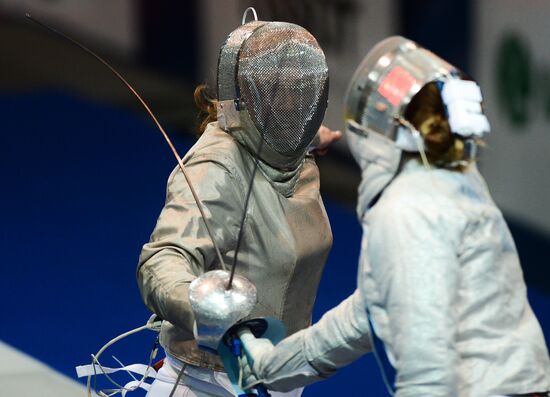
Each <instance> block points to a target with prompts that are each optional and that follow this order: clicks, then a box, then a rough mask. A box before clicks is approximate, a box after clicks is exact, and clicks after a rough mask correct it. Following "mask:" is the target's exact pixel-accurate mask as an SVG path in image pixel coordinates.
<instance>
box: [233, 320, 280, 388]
mask: <svg viewBox="0 0 550 397" xmlns="http://www.w3.org/2000/svg"><path fill="white" fill-rule="evenodd" d="M238 335H239V339H240V340H241V343H242V344H243V350H244V354H243V358H242V360H241V371H242V386H243V389H248V388H250V387H252V386H254V385H256V384H258V383H261V380H262V379H263V376H264V374H263V373H262V372H263V371H262V370H263V367H264V366H263V361H264V359H265V358H266V357H267V356H269V355H270V354H271V353H272V351H273V343H272V342H271V341H270V340H269V339H266V338H256V337H255V336H254V335H253V334H252V332H250V330H249V329H248V328H243V329H241V330H239V331H238Z"/></svg>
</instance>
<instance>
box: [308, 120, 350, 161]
mask: <svg viewBox="0 0 550 397" xmlns="http://www.w3.org/2000/svg"><path fill="white" fill-rule="evenodd" d="M342 136H343V135H342V132H341V131H338V130H337V131H333V130H331V129H330V128H328V127H327V126H324V125H322V126H321V127H319V131H317V134H316V135H315V138H314V139H313V142H312V143H311V146H310V150H309V153H311V154H315V155H318V156H324V155H325V154H326V153H327V152H328V149H329V146H330V145H331V144H332V143H333V142H336V141H339V140H340V139H342Z"/></svg>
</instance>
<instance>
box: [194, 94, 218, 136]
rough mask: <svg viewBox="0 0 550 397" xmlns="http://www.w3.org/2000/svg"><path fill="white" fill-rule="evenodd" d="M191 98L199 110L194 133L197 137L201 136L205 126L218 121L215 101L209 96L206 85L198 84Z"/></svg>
mask: <svg viewBox="0 0 550 397" xmlns="http://www.w3.org/2000/svg"><path fill="white" fill-rule="evenodd" d="M193 98H194V99H195V104H196V105H197V107H198V108H199V114H198V115H197V126H196V128H195V131H196V133H197V135H198V136H201V135H202V134H203V132H204V130H205V129H206V126H207V124H208V123H211V122H212V121H216V120H217V119H218V114H217V111H216V103H217V101H216V99H215V98H214V97H213V96H212V95H211V94H210V90H209V88H208V86H207V85H206V84H199V85H198V86H197V87H196V88H195V92H193Z"/></svg>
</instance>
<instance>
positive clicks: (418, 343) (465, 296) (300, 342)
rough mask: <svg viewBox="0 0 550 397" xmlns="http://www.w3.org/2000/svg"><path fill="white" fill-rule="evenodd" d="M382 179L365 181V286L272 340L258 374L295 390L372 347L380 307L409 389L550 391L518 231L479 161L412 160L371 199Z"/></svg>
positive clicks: (473, 393) (406, 396) (464, 393)
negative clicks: (444, 165) (456, 165)
mask: <svg viewBox="0 0 550 397" xmlns="http://www.w3.org/2000/svg"><path fill="white" fill-rule="evenodd" d="M364 165H365V167H370V166H372V164H371V165H367V162H365V164H364ZM370 172H371V173H372V171H370ZM380 172H383V171H382V168H380ZM371 180H372V181H376V180H377V178H373V177H372V175H370V178H367V179H364V180H363V182H362V184H361V186H360V188H359V206H358V212H359V216H360V219H361V223H362V226H363V240H362V247H361V256H360V265H359V273H358V283H357V284H358V285H357V290H356V291H355V293H354V294H353V295H352V296H350V297H349V298H348V299H347V300H345V301H344V302H342V303H341V304H340V305H339V306H337V307H336V308H334V309H332V310H331V311H329V312H327V313H326V314H325V315H324V316H323V318H322V319H321V320H320V321H319V322H317V323H316V324H314V325H313V326H311V327H309V328H308V329H305V330H303V331H300V332H298V333H296V334H294V335H292V336H291V337H290V338H287V339H285V340H283V341H282V342H281V343H279V344H278V345H276V346H275V347H274V348H273V349H272V350H271V351H269V350H266V352H268V351H269V352H268V353H264V354H263V357H261V356H260V357H259V358H260V359H259V360H258V362H257V363H255V364H254V371H255V372H256V374H257V375H258V377H259V378H261V379H263V381H264V383H266V384H267V385H269V386H270V387H272V388H274V389H276V390H289V389H292V388H295V387H299V386H303V385H306V384H308V383H312V382H314V381H317V380H319V379H320V378H323V377H327V376H329V375H331V374H333V373H334V372H335V370H336V369H338V368H340V367H342V366H344V365H346V364H348V363H350V362H351V361H353V360H355V359H356V358H358V357H360V356H361V355H362V354H364V353H367V352H370V351H371V350H372V340H371V336H372V335H371V330H370V326H369V322H368V317H367V312H370V314H371V320H372V323H373V327H374V332H375V333H376V335H377V336H378V337H379V338H380V339H381V340H382V341H383V342H384V346H385V350H386V353H387V355H388V358H389V360H390V362H391V364H392V365H393V366H394V368H395V369H396V379H395V387H396V394H395V395H396V396H398V397H420V396H423V397H425V396H430V397H451V396H452V397H455V396H457V397H488V396H495V395H512V394H524V393H530V392H544V391H548V390H549V389H550V362H549V358H548V350H547V347H546V344H545V341H544V337H543V334H542V331H541V328H540V326H539V323H538V321H537V319H536V318H535V316H534V314H533V312H532V310H531V307H530V306H529V303H528V301H527V295H526V288H525V283H524V280H523V274H522V270H521V267H520V264H519V259H518V254H517V251H516V248H515V245H514V241H513V239H512V236H511V234H510V232H509V230H508V227H507V225H506V223H505V221H504V218H503V216H502V214H501V212H500V211H499V209H498V208H497V207H496V206H495V204H494V202H493V200H492V199H491V197H490V195H489V191H488V189H487V187H486V184H485V182H484V180H483V178H482V177H481V175H480V174H479V172H478V171H477V169H476V167H475V165H471V166H470V167H469V168H468V169H467V170H466V171H464V172H455V171H450V170H446V169H430V170H428V169H426V168H425V167H424V166H423V165H421V164H420V163H419V162H418V161H417V160H416V159H413V160H409V161H408V162H407V163H406V164H405V166H404V168H403V169H402V170H401V172H400V173H399V174H398V175H397V176H396V177H395V179H393V181H392V182H391V183H390V184H389V185H388V187H387V188H386V189H385V190H384V191H383V193H382V195H381V196H380V198H379V199H378V201H377V202H376V204H375V205H374V206H373V207H371V208H370V209H369V208H368V204H369V203H370V202H371V201H372V199H373V197H374V196H375V195H374V194H373V192H374V191H375V190H377V189H378V191H379V188H376V189H374V190H373V189H372V186H370V185H369V181H371ZM367 196H368V198H367ZM379 353H381V354H386V353H385V352H379ZM312 368H313V369H314V370H312ZM365 390H368V385H365Z"/></svg>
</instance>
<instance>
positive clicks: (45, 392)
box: [0, 0, 550, 396]
mask: <svg viewBox="0 0 550 397" xmlns="http://www.w3.org/2000/svg"><path fill="white" fill-rule="evenodd" d="M248 6H254V7H256V9H257V11H258V14H259V17H260V19H263V20H280V21H289V22H294V23H298V24H300V25H302V26H304V27H306V28H307V29H308V30H310V31H311V32H312V33H313V35H314V36H315V37H316V38H317V39H318V41H319V42H320V44H321V46H322V47H323V49H324V51H325V53H326V55H327V59H328V64H329V68H330V84H331V86H330V104H329V110H328V113H327V116H326V120H325V124H327V125H328V126H330V127H331V128H334V129H341V128H342V127H343V120H342V99H343V96H344V93H345V90H346V86H347V83H348V81H349V79H350V78H351V75H352V74H353V71H354V70H355V68H356V67H357V65H358V64H359V62H360V60H361V59H362V58H363V56H364V55H365V54H366V52H367V51H368V50H369V49H370V48H371V47H372V46H373V44H375V43H376V42H377V41H379V40H381V39H382V38H385V37H387V36H389V35H393V34H402V35H404V36H406V37H408V38H411V39H413V40H416V41H418V42H419V43H420V44H422V45H424V46H425V47H427V48H428V49H430V50H432V51H434V52H435V53H437V54H439V55H440V56H442V57H443V58H445V59H446V60H448V61H450V62H451V63H453V64H454V65H456V66H458V67H459V68H461V69H463V70H464V71H466V72H467V73H468V74H470V75H471V76H473V77H474V78H475V79H476V80H477V81H478V82H479V83H480V85H481V87H482V90H483V92H484V96H485V105H486V110H487V114H488V117H489V119H490V121H491V123H492V129H493V131H492V133H491V134H490V136H489V137H488V138H487V148H486V149H485V150H484V151H483V154H482V158H481V160H480V169H481V172H482V173H483V175H484V176H485V177H486V179H487V182H488V184H489V188H490V190H491V192H492V194H493V197H494V199H495V201H496V202H497V204H498V205H499V206H500V207H501V209H502V210H503V212H504V214H505V217H506V219H507V221H508V223H509V225H510V228H511V230H512V233H513V235H514V238H515V240H516V244H517V247H518V250H519V254H520V257H521V260H522V265H523V268H524V275H525V279H526V281H527V284H528V287H529V298H530V301H531V304H532V306H533V308H534V310H535V311H536V314H537V315H538V317H539V320H540V321H541V323H542V325H543V328H544V330H545V335H546V338H547V340H548V338H549V337H550V277H549V275H550V270H549V261H548V258H549V257H550V206H549V205H548V201H549V200H550V177H549V175H548V174H549V172H548V165H550V158H549V156H548V153H550V128H549V127H550V49H549V48H548V46H547V38H548V37H550V25H549V24H548V23H547V21H548V19H549V16H550V3H549V2H548V1H545V0H530V1H529V5H528V6H526V5H525V3H524V2H518V1H516V0H484V1H473V0H463V1H459V0H296V1H293V0H256V1H252V0H250V1H245V0H201V1H198V0H195V1H191V0H189V1H185V2H183V1H176V0H156V1H152V0H149V1H148V0H110V1H97V0H96V1H93V0H0V51H1V55H0V123H1V124H0V178H1V181H2V190H1V203H2V205H1V206H0V214H1V218H0V219H1V223H0V225H1V228H0V230H1V236H0V252H1V255H2V260H1V262H0V263H1V265H0V266H1V269H2V270H3V271H2V277H0V293H1V294H2V295H1V299H0V315H1V317H0V356H2V358H3V359H2V360H0V396H4V395H6V396H7V395H18V396H31V395H33V396H34V395H41V396H65V395H66V396H69V395H71V396H74V395H84V394H83V392H82V388H81V386H80V385H79V384H78V383H76V382H75V381H73V380H74V379H76V376H75V371H74V367H75V366H76V365H79V364H85V363H88V362H89V361H90V354H91V353H94V352H96V351H97V350H98V349H99V348H100V347H101V346H102V345H103V344H104V343H105V342H107V341H108V340H109V339H111V338H112V337H114V336H116V335H118V334H120V333H122V332H124V331H126V330H128V329H130V328H134V327H137V326H139V325H142V324H143V323H144V322H145V321H146V319H147V318H148V315H149V313H148V312H147V310H146V309H145V307H144V306H143V304H142V302H141V299H140V297H139V293H138V289H137V285H136V282H135V268H136V264H137V258H138V255H139V252H140V248H141V245H142V244H143V243H145V242H146V241H148V238H149V234H150V232H151V231H152V229H153V227H154V224H155V221H156V218H157V216H158V214H159V212H160V209H161V208H162V205H163V202H164V194H165V184H166V179H167V177H168V174H169V173H170V171H171V169H172V168H173V167H174V165H175V160H174V158H173V157H172V155H171V153H170V151H169V149H168V147H167V146H166V144H165V143H164V142H163V140H162V137H161V136H160V134H159V132H158V130H157V129H156V128H155V127H154V125H153V124H152V122H151V120H150V119H149V118H148V117H147V115H146V114H145V112H144V111H143V109H142V108H141V107H140V105H139V104H138V102H137V101H136V99H135V98H134V97H133V96H132V95H131V94H130V92H129V91H128V90H127V89H126V88H125V87H124V86H123V85H122V84H121V83H120V82H119V81H118V80H117V79H116V78H115V77H114V75H112V74H111V73H110V72H109V71H108V70H107V69H106V68H105V67H103V66H102V65H101V64H99V63H98V62H97V61H96V60H94V59H93V58H91V57H90V56H89V55H87V54H85V53H84V52H82V51H81V50H79V49H78V48H76V47H75V46H74V45H72V44H70V43H69V42H67V41H65V40H63V39H61V38H59V37H57V36H55V35H52V34H51V33H49V32H48V31H45V30H44V29H42V28H41V27H39V26H37V25H35V24H33V23H31V22H30V21H28V20H26V19H25V17H24V15H25V13H26V12H30V13H31V14H32V15H33V16H34V17H36V18H38V19H40V20H42V21H44V22H47V23H49V24H51V25H53V26H55V27H56V28H59V29H60V30H62V31H63V32H66V33H68V34H69V35H71V36H72V37H74V38H76V39H78V40H80V41H82V42H83V43H84V44H86V45H88V46H89V47H91V48H92V49H94V50H95V51H97V52H98V53H100V54H101V55H102V56H104V57H105V58H106V59H108V60H109V61H110V62H111V63H112V64H113V65H114V66H115V67H116V68H117V69H118V70H120V72H121V73H122V74H123V75H124V76H125V77H127V79H128V80H129V81H130V82H131V83H132V84H133V85H134V86H135V88H136V89H137V90H138V91H139V92H140V93H141V94H142V95H143V97H144V98H145V99H146V101H147V102H148V103H149V104H150V106H151V108H152V109H153V111H154V112H155V114H156V115H157V116H158V118H159V119H160V121H161V123H162V124H163V125H164V126H165V127H166V128H167V130H168V132H169V133H170V135H171V136H172V138H173V139H174V141H175V143H176V146H177V147H178V149H179V151H180V153H182V154H183V153H185V151H186V150H187V149H188V148H189V147H190V146H191V145H192V144H193V142H194V141H195V139H196V138H195V135H194V129H195V126H196V123H197V110H196V108H195V106H194V104H193V99H192V92H193V88H194V87H195V86H196V85H197V84H199V83H203V82H206V83H208V84H209V85H210V86H211V87H212V88H213V90H212V92H215V73H216V64H217V56H218V51H219V47H220V46H221V44H222V43H223V41H224V40H225V37H226V36H227V34H228V33H229V32H230V31H232V30H233V29H235V28H236V27H237V26H238V25H239V24H240V23H241V16H242V13H243V11H244V10H245V8H246V7H248ZM318 163H319V166H320V168H321V182H322V191H323V194H324V199H325V204H326V206H327V211H328V214H329V217H330V219H331V223H332V227H333V233H334V249H333V251H332V253H331V256H330V258H329V262H328V264H327V267H326V273H325V275H324V277H323V280H322V283H321V287H320V291H319V297H318V299H317V303H316V308H315V319H317V318H318V317H319V316H320V314H322V313H323V312H324V311H326V310H327V309H329V308H330V307H332V306H334V305H335V304H337V303H338V302H339V301H340V300H341V299H343V298H345V297H346V296H347V295H348V294H349V293H351V291H353V289H354V287H355V275H356V266H357V257H358V252H359V242H360V232H361V231H360V228H359V226H358V224H357V221H356V218H355V212H354V206H355V200H356V197H355V196H356V189H357V185H358V181H359V172H358V169H357V168H356V166H355V164H354V162H353V160H352V159H351V158H350V156H349V153H348V151H347V148H346V145H345V144H344V143H342V144H338V145H335V146H334V147H333V148H331V150H330V152H329V154H328V155H326V156H325V157H322V158H319V159H318ZM153 341H154V334H153V333H143V334H140V335H137V336H134V337H131V338H128V339H127V340H125V341H124V342H121V344H120V345H117V346H116V347H115V348H114V349H113V353H112V354H109V355H106V358H105V360H106V362H105V364H106V365H110V366H116V365H117V364H116V362H115V360H113V359H112V358H111V357H110V356H111V355H115V356H116V357H117V358H118V359H119V360H121V361H122V362H124V364H130V363H134V362H146V361H147V358H148V354H149V349H150V346H151V344H152V343H153ZM109 360H111V362H109ZM122 379H123V380H121V382H123V381H124V379H126V381H129V380H131V378H130V377H129V376H126V378H124V377H122ZM384 393H385V391H384V387H383V384H382V381H381V376H380V373H379V370H378V368H377V367H376V363H375V362H374V359H373V358H372V357H365V358H363V359H361V360H360V361H359V362H357V363H355V364H354V365H353V366H351V367H349V368H346V369H344V370H342V371H341V373H340V374H339V375H338V376H335V377H333V378H332V379H330V380H329V381H327V382H324V383H323V384H319V385H314V386H312V387H310V388H308V389H306V391H305V393H304V395H305V396H313V395H315V396H330V395H341V394H348V395H362V396H363V395H364V396H367V395H372V396H382V395H384ZM135 395H143V393H141V392H136V393H135Z"/></svg>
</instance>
